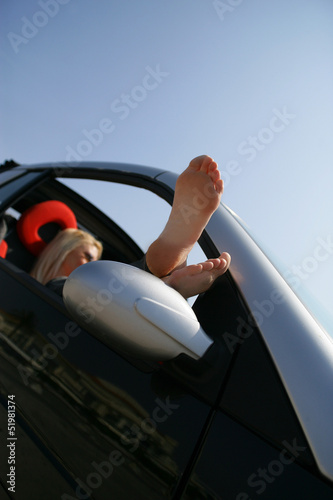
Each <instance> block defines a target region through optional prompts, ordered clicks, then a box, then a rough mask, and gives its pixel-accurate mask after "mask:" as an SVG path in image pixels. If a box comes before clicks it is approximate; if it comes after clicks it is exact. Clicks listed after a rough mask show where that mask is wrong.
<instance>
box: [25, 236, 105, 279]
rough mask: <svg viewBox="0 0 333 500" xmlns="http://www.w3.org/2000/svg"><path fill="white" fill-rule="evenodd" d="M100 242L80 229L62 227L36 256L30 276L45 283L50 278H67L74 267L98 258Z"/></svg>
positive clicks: (100, 252) (101, 248)
mask: <svg viewBox="0 0 333 500" xmlns="http://www.w3.org/2000/svg"><path fill="white" fill-rule="evenodd" d="M102 251H103V246H102V244H101V243H100V242H99V241H98V240H96V239H95V238H94V237H93V236H92V235H91V234H89V233H87V232H85V231H82V230H81V229H72V228H70V229H64V230H63V231H60V232H59V233H58V234H57V236H55V238H54V239H53V240H52V241H51V242H50V243H49V244H48V245H47V247H46V248H45V249H44V250H43V252H42V253H41V254H40V256H39V257H38V260H37V262H36V264H35V265H34V267H33V269H32V271H31V273H30V274H31V276H32V277H33V278H35V279H36V280H37V281H39V282H40V283H42V284H43V285H46V284H47V283H49V282H50V281H51V280H54V279H60V278H67V277H68V276H69V275H70V274H71V272H72V271H74V269H76V268H77V267H79V266H80V265H82V264H86V263H87V262H92V261H94V260H99V259H100V257H101V255H102Z"/></svg>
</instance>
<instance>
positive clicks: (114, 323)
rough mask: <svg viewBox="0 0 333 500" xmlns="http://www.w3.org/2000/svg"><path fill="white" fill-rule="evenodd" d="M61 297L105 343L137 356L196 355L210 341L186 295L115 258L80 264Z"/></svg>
mask: <svg viewBox="0 0 333 500" xmlns="http://www.w3.org/2000/svg"><path fill="white" fill-rule="evenodd" d="M63 297H64V302H65V305H66V307H67V309H68V311H69V313H70V314H71V316H72V317H73V318H74V319H75V321H76V322H77V323H78V324H79V325H81V326H82V327H83V328H84V329H85V330H87V331H88V332H89V333H90V334H91V335H93V336H94V337H96V338H97V339H99V340H100V341H102V342H103V343H104V344H106V345H107V346H109V347H111V348H114V349H115V350H117V351H119V352H123V353H124V354H127V355H129V356H131V357H134V358H136V359H143V360H154V361H166V360H169V359H173V358H176V357H177V356H178V355H179V354H187V355H188V356H190V357H191V358H194V359H199V358H201V357H202V356H203V355H204V354H205V352H206V351H207V349H208V348H209V347H210V346H211V344H212V343H213V341H212V340H211V339H210V338H209V337H208V336H207V335H206V334H205V332H204V331H203V329H202V328H201V326H200V324H199V322H198V320H197V318H196V316H195V314H194V312H193V311H192V309H191V307H190V306H189V305H188V303H187V302H186V300H185V299H184V298H183V297H182V296H181V295H180V294H179V293H178V292H176V291H175V290H173V289H172V288H170V287H169V286H167V285H166V284H165V283H164V282H163V281H162V280H160V279H159V278H157V277H156V276H153V275H151V274H149V273H147V272H145V271H142V270H141V269H137V268H135V267H133V266H130V265H127V264H122V263H120V262H111V261H97V262H90V263H88V264H84V265H82V266H80V267H78V268H77V269H75V271H73V272H72V273H71V275H70V276H69V277H68V278H67V280H66V283H65V286H64V291H63Z"/></svg>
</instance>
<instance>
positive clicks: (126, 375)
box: [0, 162, 333, 500]
mask: <svg viewBox="0 0 333 500" xmlns="http://www.w3.org/2000/svg"><path fill="white" fill-rule="evenodd" d="M71 179H73V180H74V181H71ZM176 180H177V175H176V174H174V173H171V172H167V171H164V170H162V169H159V168H155V167H145V166H140V165H129V164H122V163H108V162H97V163H92V162H72V163H70V162H69V163H41V164H32V165H17V164H16V163H15V162H6V163H5V164H4V165H3V166H2V168H1V169H0V201H1V205H0V206H1V224H0V231H1V240H2V241H1V245H0V252H1V258H0V276H1V277H0V280H1V281H0V282H1V289H0V355H1V364H0V370H1V379H0V387H1V423H2V425H1V442H2V453H1V468H0V470H1V493H2V494H1V498H4V499H5V498H15V499H16V500H21V499H24V500H27V499H34V500H35V499H46V498H47V499H48V500H53V499H62V500H71V499H88V498H94V499H109V498H113V499H119V500H124V499H132V498H135V499H137V500H140V499H142V500H147V499H148V498H149V500H164V499H170V500H171V499H172V500H175V499H182V500H194V499H195V500H197V499H198V500H217V499H222V498H223V499H232V500H249V499H255V498H265V499H279V500H281V499H285V498H288V499H289V498H302V499H303V500H305V499H308V500H310V499H311V500H313V499H314V498H316V499H317V498H320V499H321V500H326V499H327V500H328V499H332V498H333V431H332V429H333V427H332V414H333V391H332V382H333V343H332V339H331V337H330V336H329V335H328V334H327V332H325V331H324V329H323V328H322V327H321V326H320V325H319V323H318V322H317V321H316V320H315V318H314V317H313V316H312V314H311V313H310V312H309V311H308V310H307V308H306V307H305V306H304V305H303V304H302V302H301V301H300V300H299V299H298V297H297V296H296V295H295V293H294V292H293V291H292V290H291V288H290V287H289V285H288V284H287V283H286V281H285V280H284V279H283V277H282V276H281V275H280V274H279V272H278V271H277V270H276V268H275V267H274V265H273V264H272V263H271V262H270V260H269V259H268V258H267V256H266V255H265V253H264V252H263V251H262V250H261V248H260V247H259V246H258V245H257V244H256V242H255V241H254V239H253V238H252V237H251V236H250V234H249V232H248V230H247V229H246V228H245V226H244V225H243V224H242V223H241V221H240V220H239V218H238V217H237V215H236V214H234V213H233V212H232V210H231V209H229V208H228V207H226V206H225V205H223V204H221V205H220V206H219V208H218V209H217V211H216V212H215V213H214V215H213V216H212V218H211V220H210V221H209V223H208V225H207V227H206V229H205V231H204V232H203V234H202V236H201V237H200V240H199V246H200V248H201V249H202V251H203V253H204V254H205V255H206V258H212V257H217V256H218V255H219V254H220V253H221V252H223V251H228V252H229V253H230V254H231V256H232V263H231V266H230V269H229V270H228V271H227V272H226V273H225V274H224V275H223V276H221V277H219V278H218V279H217V280H216V282H215V283H214V285H213V286H212V287H211V288H210V289H209V290H208V291H207V292H205V293H203V294H200V295H199V296H198V297H196V298H195V300H194V302H193V303H192V304H190V303H188V302H187V301H185V299H183V297H181V296H180V295H179V294H178V293H177V292H176V291H174V290H171V289H170V288H169V287H167V286H166V285H164V284H163V283H162V282H161V281H160V280H158V278H156V277H154V276H151V275H149V274H148V273H146V272H144V271H141V270H140V269H136V270H135V273H138V274H137V275H135V276H134V275H133V276H134V277H133V276H132V278H130V279H129V278H128V276H129V275H128V274H126V273H127V272H129V271H132V270H133V269H134V268H133V267H132V265H131V264H132V263H133V262H135V261H137V260H139V259H140V258H141V257H142V256H143V253H144V250H143V249H142V248H141V245H140V244H139V243H138V242H137V241H136V240H135V238H134V237H132V234H131V231H130V230H128V229H127V228H126V227H120V224H118V223H117V222H115V221H114V220H113V219H112V218H111V217H112V214H111V216H110V215H108V214H107V213H106V212H105V210H104V209H101V208H99V207H98V204H99V203H101V204H103V203H102V201H103V200H102V201H101V198H103V196H104V195H103V193H108V186H111V185H114V186H115V188H116V189H122V187H126V186H128V187H129V188H130V189H131V190H132V191H133V192H134V191H135V192H136V191H139V192H140V195H141V194H142V195H143V196H146V195H147V196H149V197H153V198H154V200H155V199H156V200H157V202H158V203H159V202H161V203H164V202H165V201H166V202H167V203H168V204H169V205H170V204H172V199H173V194H174V188H175V183H176ZM95 181H96V182H98V183H99V184H98V186H99V187H98V189H97V190H96V193H97V195H96V203H93V202H92V201H89V200H88V198H89V197H90V196H87V195H85V194H82V190H81V189H79V188H77V187H76V186H79V184H80V183H81V182H82V183H84V185H87V186H88V190H87V191H86V193H88V194H89V193H90V192H92V191H93V189H92V188H90V187H89V186H91V185H92V183H94V182H95ZM103 186H104V187H106V188H105V190H104V188H103ZM89 190H90V191H89ZM79 191H81V192H79ZM83 191H84V190H83ZM132 191H131V192H132ZM105 196H107V195H106V194H105ZM128 196H130V195H128ZM149 200H150V198H149ZM108 203H109V198H108V199H107V200H106V205H107V204H108ZM149 203H150V201H149ZM127 206H128V211H129V215H130V219H131V220H132V221H134V224H137V223H139V222H141V224H143V226H144V227H145V229H146V230H147V231H149V228H150V225H149V223H148V222H147V221H146V220H145V218H141V220H140V216H139V209H140V206H139V204H136V203H135V202H134V201H133V198H132V197H131V198H130V199H128V203H127ZM41 207H42V208H41ZM64 207H65V208H64ZM112 210H114V211H116V210H117V207H113V208H112V207H111V208H110V211H111V213H112ZM70 213H71V214H74V215H75V220H76V223H77V226H78V227H80V228H83V229H85V230H87V231H89V232H91V233H92V234H94V235H95V236H96V237H97V238H99V239H100V240H101V241H102V243H103V247H104V251H103V255H102V260H101V261H98V262H92V263H88V264H85V265H84V266H81V267H80V268H78V269H77V270H76V271H74V273H73V275H71V276H70V277H69V278H68V280H67V282H66V284H65V289H64V296H63V297H61V296H60V295H59V294H57V293H56V292H55V291H53V290H51V289H49V288H47V287H46V286H44V285H42V284H40V283H39V282H37V281H36V280H34V279H33V278H32V277H31V276H30V275H29V271H30V269H31V266H32V263H33V261H34V259H35V257H36V252H37V251H36V249H35V245H36V242H37V243H38V242H39V244H40V242H42V243H43V242H44V241H49V240H50V238H51V237H52V235H54V233H55V231H57V230H58V229H59V225H60V227H63V226H62V225H63V224H64V225H65V227H67V226H66V224H71V222H68V217H69V214H70ZM32 233H33V234H34V237H33V240H32V241H31V240H30V239H29V238H30V236H31V234H32ZM153 238H154V235H153V234H152V235H151V240H153ZM96 266H97V267H96ZM108 273H109V274H108ZM110 273H111V274H110ZM96 276H97V278H96ZM110 276H112V279H115V280H116V281H113V282H112V284H110V283H111V281H110V279H111V278H110ZM126 276H127V277H126ZM138 283H140V286H139V287H138V288H135V286H137V284H138ZM162 287H163V288H162ZM118 292H119V293H118ZM89 293H90V294H91V293H92V294H93V295H89ZM88 297H90V300H89V302H88ZM91 297H94V300H93V299H92V298H91ZM85 301H87V304H89V308H88V309H87V304H86V307H84V304H85ZM138 304H139V305H138ZM147 304H148V305H147ZM89 311H90V313H89ZM148 324H149V325H150V326H149V327H150V328H151V329H152V333H151V337H150V338H151V339H152V340H151V341H150V340H149V337H148V340H147V337H145V328H146V326H145V325H148ZM155 333H156V335H157V333H158V335H159V336H158V335H157V336H156V338H155ZM123 339H126V340H125V341H124V342H123ZM153 340H154V346H153ZM169 341H170V342H169ZM167 343H168V346H169V343H170V347H165V345H166V344H167Z"/></svg>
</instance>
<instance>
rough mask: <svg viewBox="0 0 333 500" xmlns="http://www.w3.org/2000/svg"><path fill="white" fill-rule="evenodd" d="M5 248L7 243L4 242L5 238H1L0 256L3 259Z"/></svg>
mask: <svg viewBox="0 0 333 500" xmlns="http://www.w3.org/2000/svg"><path fill="white" fill-rule="evenodd" d="M7 249H8V245H7V243H6V242H5V240H2V242H1V243H0V257H2V258H3V259H4V258H5V257H6V254H7Z"/></svg>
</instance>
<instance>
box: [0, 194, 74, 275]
mask: <svg viewBox="0 0 333 500" xmlns="http://www.w3.org/2000/svg"><path fill="white" fill-rule="evenodd" d="M70 227H72V228H77V221H76V217H75V214H74V212H73V211H72V210H71V209H70V208H69V207H68V206H67V205H66V204H65V203H63V202H61V201H58V200H48V201H43V202H41V203H37V204H36V205H33V206H31V207H30V208H28V209H27V210H26V211H25V212H23V213H22V215H21V216H20V218H19V219H18V220H16V219H15V217H12V216H10V215H8V214H7V215H5V216H4V217H3V218H2V220H1V222H0V240H1V237H2V238H3V237H4V235H5V239H2V241H1V244H0V257H2V258H6V259H7V260H9V261H10V262H12V263H13V264H15V265H16V266H18V267H20V268H22V269H23V270H25V271H27V272H29V271H30V269H31V267H32V264H33V262H34V260H35V258H36V257H37V256H38V255H39V254H40V253H41V252H42V250H43V249H44V248H45V247H46V245H47V244H48V243H49V242H50V241H51V240H52V239H53V238H54V236H55V235H56V234H57V232H58V231H59V230H61V229H66V228H70Z"/></svg>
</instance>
